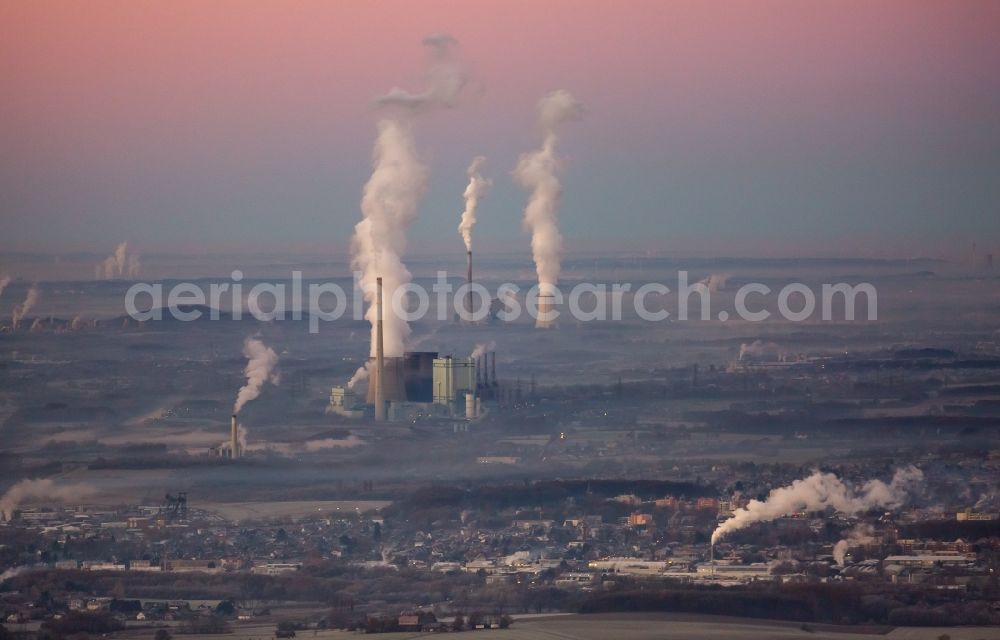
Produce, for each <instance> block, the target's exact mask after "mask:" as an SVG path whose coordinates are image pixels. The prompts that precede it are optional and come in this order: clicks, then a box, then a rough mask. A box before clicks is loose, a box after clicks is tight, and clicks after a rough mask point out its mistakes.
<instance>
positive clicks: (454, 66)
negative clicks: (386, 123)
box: [375, 33, 468, 113]
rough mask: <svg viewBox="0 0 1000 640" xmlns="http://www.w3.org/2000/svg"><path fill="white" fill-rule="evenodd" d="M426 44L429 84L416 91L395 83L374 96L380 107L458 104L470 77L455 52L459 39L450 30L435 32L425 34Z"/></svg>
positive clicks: (418, 109) (422, 107) (419, 108)
mask: <svg viewBox="0 0 1000 640" xmlns="http://www.w3.org/2000/svg"><path fill="white" fill-rule="evenodd" d="M423 45H424V46H425V47H427V50H428V51H429V52H430V62H429V65H428V70H427V75H426V81H427V86H426V87H425V88H424V89H423V90H422V91H419V92H416V93H411V92H409V91H406V90H405V89H400V88H399V87H393V88H392V89H391V90H389V92H388V93H386V94H385V95H382V96H379V97H378V98H376V99H375V105H376V106H377V107H397V108H399V109H402V110H404V111H409V112H411V113H419V112H421V111H426V110H429V109H433V108H435V107H454V106H455V105H456V104H457V102H458V96H459V94H460V93H461V92H462V87H464V86H465V83H466V81H467V80H468V76H467V75H466V72H465V67H464V65H462V63H461V62H460V61H459V60H458V59H457V58H456V57H455V56H454V52H453V49H454V48H455V47H456V46H458V40H456V39H455V38H453V37H452V36H450V35H448V34H447V33H436V34H432V35H429V36H427V37H426V38H424V39H423Z"/></svg>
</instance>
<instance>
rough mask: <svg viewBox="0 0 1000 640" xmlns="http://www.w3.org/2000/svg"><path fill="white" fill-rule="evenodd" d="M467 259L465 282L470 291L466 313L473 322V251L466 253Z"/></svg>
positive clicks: (466, 294) (466, 297)
mask: <svg viewBox="0 0 1000 640" xmlns="http://www.w3.org/2000/svg"><path fill="white" fill-rule="evenodd" d="M465 257H466V261H465V262H466V274H465V282H466V284H468V285H469V289H468V291H466V292H465V311H466V313H468V314H469V321H470V322H471V321H472V250H471V249H470V250H469V251H466V252H465Z"/></svg>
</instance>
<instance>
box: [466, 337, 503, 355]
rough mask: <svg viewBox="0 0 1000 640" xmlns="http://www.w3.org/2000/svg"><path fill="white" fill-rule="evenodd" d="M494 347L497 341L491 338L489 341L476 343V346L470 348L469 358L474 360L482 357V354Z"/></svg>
mask: <svg viewBox="0 0 1000 640" xmlns="http://www.w3.org/2000/svg"><path fill="white" fill-rule="evenodd" d="M496 348H497V343H496V342H495V341H493V340H490V341H489V342H480V343H477V344H476V348H475V349H473V350H472V353H471V354H469V358H470V359H471V360H475V359H476V358H482V357H483V356H484V355H486V353H487V352H488V351H493V350H494V349H496Z"/></svg>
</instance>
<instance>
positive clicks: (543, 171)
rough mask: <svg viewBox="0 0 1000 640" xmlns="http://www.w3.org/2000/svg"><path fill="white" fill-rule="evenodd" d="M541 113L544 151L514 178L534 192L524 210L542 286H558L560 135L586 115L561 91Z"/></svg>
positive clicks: (527, 157)
mask: <svg viewBox="0 0 1000 640" xmlns="http://www.w3.org/2000/svg"><path fill="white" fill-rule="evenodd" d="M538 111H539V121H540V123H541V125H542V129H543V131H544V135H545V137H544V140H543V142H542V148H541V149H539V150H537V151H532V152H531V153H526V154H523V155H522V156H521V158H520V160H518V163H517V167H516V168H515V169H514V178H515V179H516V180H517V182H518V183H519V184H520V185H521V186H522V187H523V188H524V189H526V190H527V191H530V192H531V195H530V196H529V198H528V205H527V206H526V207H525V209H524V228H525V230H527V231H529V232H530V233H531V253H532V256H533V257H534V260H535V271H536V272H537V274H538V284H539V285H540V286H541V285H555V284H557V283H558V282H559V274H560V271H561V269H562V266H561V259H562V243H563V239H562V234H560V233H559V224H558V219H557V216H556V210H557V208H558V205H559V198H560V195H561V193H562V186H561V185H560V183H559V177H558V174H559V170H560V161H559V158H558V156H556V142H557V141H558V137H557V135H556V134H557V130H558V128H559V125H561V124H562V123H563V122H566V121H569V120H574V119H577V118H579V117H580V116H581V115H582V113H583V106H582V105H581V104H580V103H579V102H577V101H576V98H574V97H573V96H572V95H570V94H569V93H568V92H566V91H563V90H559V91H554V92H553V93H550V94H549V95H547V96H545V97H544V98H542V100H541V101H540V102H539V103H538Z"/></svg>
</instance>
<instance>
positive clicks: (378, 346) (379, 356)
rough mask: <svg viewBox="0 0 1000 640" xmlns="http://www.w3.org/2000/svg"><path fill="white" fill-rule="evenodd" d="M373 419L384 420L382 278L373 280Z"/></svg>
mask: <svg viewBox="0 0 1000 640" xmlns="http://www.w3.org/2000/svg"><path fill="white" fill-rule="evenodd" d="M375 286H376V291H375V419H376V420H379V421H382V420H385V353H384V345H383V343H382V277H381V276H379V277H378V278H376V279H375Z"/></svg>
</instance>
